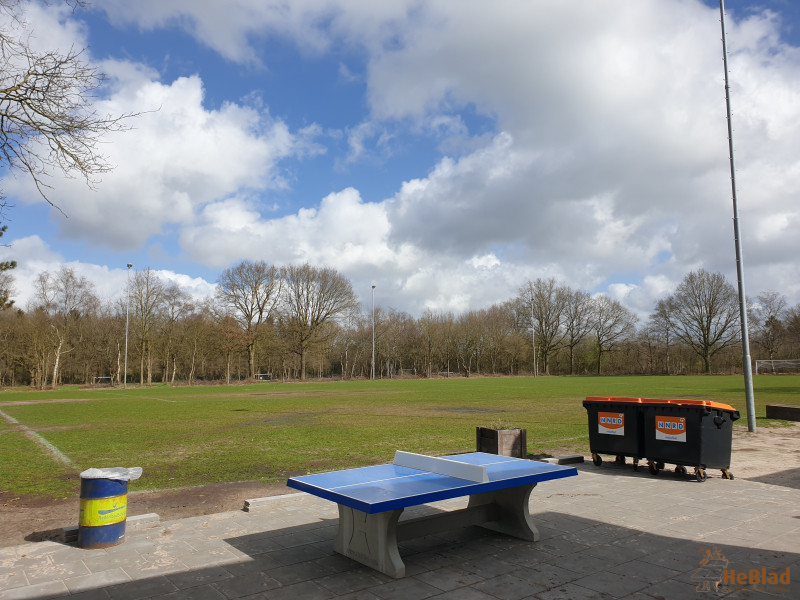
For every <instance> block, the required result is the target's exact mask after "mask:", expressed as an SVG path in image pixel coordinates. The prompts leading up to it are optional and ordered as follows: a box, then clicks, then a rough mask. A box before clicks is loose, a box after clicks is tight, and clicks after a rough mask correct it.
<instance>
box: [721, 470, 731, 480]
mask: <svg viewBox="0 0 800 600" xmlns="http://www.w3.org/2000/svg"><path fill="white" fill-rule="evenodd" d="M722 478H723V479H733V473H731V472H730V471H728V469H722Z"/></svg>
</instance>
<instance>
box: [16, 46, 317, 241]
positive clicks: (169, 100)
mask: <svg viewBox="0 0 800 600" xmlns="http://www.w3.org/2000/svg"><path fill="white" fill-rule="evenodd" d="M104 69H105V71H106V73H107V74H108V75H109V76H110V77H112V78H113V82H112V94H111V96H110V97H109V98H108V99H107V100H104V101H101V102H99V103H98V105H97V106H98V111H99V112H103V113H106V112H107V113H108V114H125V113H132V112H142V114H141V115H139V116H137V117H135V118H133V119H131V121H130V123H131V126H132V127H133V128H132V129H131V130H129V131H124V132H119V133H112V134H110V135H108V136H107V138H106V139H105V140H104V145H103V148H102V149H103V150H105V153H106V155H107V159H108V160H109V162H110V163H111V164H113V165H114V166H115V169H114V171H113V172H111V173H108V174H106V175H104V176H103V179H102V181H101V182H99V183H98V184H97V185H96V187H95V189H93V190H91V189H87V188H86V185H85V182H84V181H83V180H79V179H68V178H63V177H62V178H59V179H58V181H57V183H55V184H54V188H55V191H54V192H52V193H51V194H50V198H51V199H52V200H53V201H54V202H55V203H56V204H57V205H58V207H59V208H60V209H61V210H62V211H63V212H64V213H66V214H67V215H68V216H69V219H67V220H62V221H61V222H60V226H61V229H62V232H63V234H64V235H65V236H66V237H68V238H72V239H87V240H91V243H92V244H94V245H99V246H102V245H105V246H109V247H114V248H116V249H123V250H125V249H128V250H129V249H134V248H138V247H141V246H142V245H143V244H144V243H145V242H146V241H147V240H148V238H149V237H150V236H152V235H154V234H158V233H160V232H162V231H163V229H164V226H165V225H168V224H178V225H181V226H183V225H185V224H188V223H191V222H192V220H193V218H194V215H195V211H196V210H198V209H199V208H202V207H203V206H205V205H206V204H208V203H210V202H213V201H217V200H219V199H221V198H224V197H225V196H227V195H230V194H233V193H236V192H238V191H240V190H243V189H254V190H264V189H270V188H278V187H283V186H284V185H285V184H284V182H283V180H282V177H281V175H280V173H279V170H278V168H277V163H278V162H279V161H280V160H281V159H283V158H286V157H287V156H291V155H294V154H301V155H302V154H307V153H309V152H313V151H314V145H313V136H314V135H316V132H317V130H316V129H315V128H313V127H309V128H306V130H304V131H303V132H301V133H300V135H299V136H295V135H294V134H292V133H291V132H289V130H288V128H287V127H286V125H285V124H284V123H283V122H282V121H280V120H275V119H272V118H270V116H269V115H268V113H266V111H265V110H263V109H262V110H260V111H259V110H257V109H255V108H252V107H249V106H244V105H239V104H234V103H226V104H224V105H223V106H222V107H220V108H219V109H218V110H207V109H205V108H204V106H203V86H202V82H201V80H200V78H199V77H197V76H192V77H184V78H180V79H177V80H175V81H174V82H172V83H171V84H169V85H165V84H163V83H160V82H159V81H155V80H153V79H152V77H153V76H154V73H152V72H150V71H148V70H146V69H143V68H141V66H140V65H131V64H129V63H119V62H113V61H107V62H106V63H105V64H104ZM3 185H4V189H5V191H6V192H7V193H8V194H9V195H14V196H17V197H18V198H19V199H20V200H21V201H23V202H41V198H40V197H38V195H37V194H36V193H35V191H34V190H33V188H32V185H31V183H30V182H29V181H28V180H27V179H24V178H17V179H6V180H4V182H3Z"/></svg>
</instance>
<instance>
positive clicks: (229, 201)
mask: <svg viewBox="0 0 800 600" xmlns="http://www.w3.org/2000/svg"><path fill="white" fill-rule="evenodd" d="M726 9H727V10H726V28H727V32H728V35H727V44H728V52H729V65H730V79H731V102H732V108H733V119H732V123H733V127H734V146H735V163H736V183H737V199H738V204H739V216H740V227H741V231H742V235H741V238H742V246H743V258H744V261H743V262H744V269H745V284H746V291H747V294H748V296H749V297H751V298H755V297H756V296H757V295H758V294H760V293H762V292H766V291H776V292H779V293H781V294H783V295H785V296H786V298H787V300H788V302H789V304H790V305H794V304H797V303H798V302H800V261H798V256H800V235H798V230H800V227H799V225H800V202H798V194H799V193H800V3H798V2H796V1H794V0H728V2H726ZM26 23H27V27H28V30H29V31H30V32H32V36H33V37H32V40H33V43H35V44H37V45H39V44H41V45H42V47H50V48H52V47H57V48H60V49H62V50H67V49H69V48H71V47H75V48H86V51H85V54H84V56H85V58H86V59H87V60H88V61H90V62H91V63H92V64H94V65H96V66H97V67H98V68H99V69H101V70H102V71H103V72H104V73H105V74H106V76H107V84H106V86H105V87H104V88H103V89H102V90H101V91H100V93H99V94H98V97H97V98H96V99H95V104H96V109H97V111H98V112H99V113H100V114H123V113H138V116H136V117H134V118H132V119H131V120H130V122H129V123H130V129H129V130H128V131H125V132H119V133H112V134H109V135H108V136H106V138H105V139H104V140H103V143H102V145H101V151H102V153H103V154H104V156H105V157H106V159H107V160H108V161H109V162H110V163H111V164H112V165H114V167H115V168H114V170H113V172H111V173H108V174H104V175H103V176H102V179H101V180H100V181H98V182H96V184H95V185H94V187H93V188H92V189H90V188H87V186H86V184H85V182H84V181H83V180H82V179H80V178H68V177H61V176H54V177H53V178H52V180H50V181H49V183H50V185H52V192H51V193H50V194H49V198H50V199H51V200H52V201H53V203H54V204H55V205H56V206H57V208H53V207H52V206H50V205H49V204H47V203H46V202H45V201H44V200H43V199H42V198H41V196H39V195H38V193H37V192H36V190H35V189H34V188H33V186H32V183H31V181H30V180H29V179H26V178H25V177H24V176H22V175H21V174H19V173H9V172H8V171H6V170H0V189H2V190H3V192H4V193H5V194H6V196H7V198H8V200H9V202H10V203H11V204H12V205H13V206H12V207H11V208H10V209H9V210H8V211H6V214H5V215H4V219H3V222H4V224H6V225H8V231H7V233H6V235H5V236H4V237H3V240H2V241H3V242H4V243H6V244H7V246H5V247H0V260H4V259H12V258H13V259H15V260H16V261H17V262H18V264H19V266H18V268H17V269H16V270H15V271H14V273H13V274H14V278H15V289H16V292H17V293H16V294H15V296H14V298H15V299H16V301H17V305H18V306H21V307H25V306H26V305H27V303H28V301H29V300H30V299H31V298H32V296H33V283H34V281H35V280H36V277H37V275H38V274H39V273H40V272H42V271H44V270H50V271H55V270H57V269H59V268H60V267H61V266H62V265H66V266H68V267H70V268H72V269H74V270H75V271H76V272H77V273H79V274H81V275H83V276H86V277H87V278H89V279H90V280H91V281H93V282H94V283H95V285H96V288H97V292H98V294H99V295H100V296H101V297H103V298H107V299H115V298H119V297H122V295H123V294H124V290H125V281H126V277H127V268H126V264H127V263H132V264H133V265H134V267H133V268H134V269H137V270H138V269H145V268H150V269H153V270H154V271H156V272H157V273H158V274H159V275H160V276H162V277H163V278H165V279H168V280H172V281H175V282H177V283H179V284H180V285H181V286H183V287H184V289H186V290H187V291H189V292H190V293H191V294H192V295H194V296H196V297H198V298H201V297H203V296H206V295H209V294H212V293H213V291H214V284H215V282H216V280H217V278H218V277H219V275H220V273H221V272H222V270H223V269H225V268H227V267H230V266H233V265H235V264H238V263H239V262H240V261H242V260H251V261H256V260H264V261H266V262H268V263H270V264H275V265H278V266H280V265H289V264H302V263H306V262H307V263H309V264H312V265H318V266H326V267H333V268H335V269H337V270H338V271H340V272H341V273H343V274H344V275H345V276H347V277H348V278H349V279H350V281H351V282H352V284H353V288H354V290H355V292H356V294H357V295H358V296H359V298H360V299H361V300H362V303H363V305H364V307H365V308H368V307H369V306H370V303H371V293H372V287H371V286H372V285H374V286H375V291H374V294H375V296H374V297H375V304H376V305H377V306H382V307H384V308H387V309H395V310H399V311H404V312H408V313H410V314H412V315H414V316H419V315H421V314H422V313H423V312H424V311H426V310H432V311H451V312H453V313H455V314H460V313H463V312H465V311H467V310H471V309H480V308H485V307H488V306H490V305H492V304H494V303H497V302H503V301H505V300H508V299H510V298H512V297H514V296H515V295H516V294H517V292H518V289H519V288H520V287H521V286H522V285H524V284H525V282H526V281H528V280H531V281H532V280H535V279H536V278H550V277H554V278H556V279H557V280H558V281H560V282H562V283H564V284H567V285H569V286H571V287H573V288H575V289H583V290H586V291H588V292H590V293H592V294H599V293H604V294H607V295H609V296H610V297H612V298H614V299H617V300H619V301H620V302H622V303H623V304H624V305H625V306H627V307H628V308H630V309H631V310H632V311H633V312H634V313H636V314H637V315H640V316H641V317H642V318H646V316H647V314H648V313H649V312H650V311H651V310H652V308H653V306H654V304H655V302H656V301H657V300H658V299H660V298H663V297H665V296H666V295H667V294H669V293H671V292H672V291H674V289H675V287H676V286H677V285H678V283H679V282H680V281H681V279H683V277H684V276H685V275H686V274H687V273H688V272H690V271H693V270H697V269H700V268H703V269H706V270H707V271H711V272H720V273H723V274H724V275H725V276H726V277H727V278H728V280H729V281H730V282H731V283H732V284H733V285H736V262H735V252H734V237H733V208H732V202H731V180H730V170H729V169H730V162H729V157H728V137H727V120H726V110H725V86H724V70H723V62H722V45H721V31H720V15H719V3H718V2H717V1H715V0H638V1H636V2H631V1H630V0H572V1H570V2H564V1H563V0H497V1H495V2H485V1H484V0H446V1H442V0H430V1H425V2H422V1H418V0H395V1H392V2H373V1H370V0H349V1H337V0H292V2H285V1H284V0H280V1H276V0H226V1H225V2H221V1H219V2H216V1H212V0H206V1H202V2H198V1H196V0H170V1H166V2H165V1H164V0H138V1H137V2H129V1H127V0H102V1H100V0H97V1H96V2H94V3H92V5H90V6H89V7H88V8H87V9H85V10H83V9H79V10H76V11H73V10H71V9H70V8H69V7H66V6H65V5H63V4H61V3H59V2H50V3H49V4H38V3H36V2H31V3H30V7H29V10H28V14H27V16H26ZM793 232H794V233H793Z"/></svg>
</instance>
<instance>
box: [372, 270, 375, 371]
mask: <svg viewBox="0 0 800 600" xmlns="http://www.w3.org/2000/svg"><path fill="white" fill-rule="evenodd" d="M372 381H375V286H374V285H373V286H372Z"/></svg>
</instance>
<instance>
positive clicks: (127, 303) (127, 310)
mask: <svg viewBox="0 0 800 600" xmlns="http://www.w3.org/2000/svg"><path fill="white" fill-rule="evenodd" d="M131 267H133V265H132V264H131V263H128V284H127V286H126V287H125V379H124V380H123V382H122V389H125V390H127V389H128V324H129V323H130V312H131Z"/></svg>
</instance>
